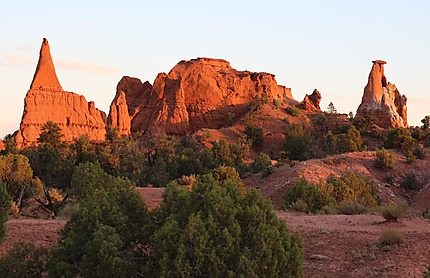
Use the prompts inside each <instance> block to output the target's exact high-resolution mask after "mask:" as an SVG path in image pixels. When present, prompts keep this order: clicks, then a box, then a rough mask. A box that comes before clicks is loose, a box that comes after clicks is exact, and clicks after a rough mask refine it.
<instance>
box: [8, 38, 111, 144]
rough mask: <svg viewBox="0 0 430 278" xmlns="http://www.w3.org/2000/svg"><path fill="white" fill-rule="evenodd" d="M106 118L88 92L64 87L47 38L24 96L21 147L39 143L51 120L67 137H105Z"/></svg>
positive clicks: (19, 140) (65, 137)
mask: <svg viewBox="0 0 430 278" xmlns="http://www.w3.org/2000/svg"><path fill="white" fill-rule="evenodd" d="M105 118H106V116H105V115H104V113H103V112H102V111H100V110H98V109H97V108H96V107H95V104H94V102H87V100H86V99H85V97H84V96H81V95H78V94H75V93H71V92H66V91H64V90H63V89H62V88H61V85H60V82H59V81H58V78H57V74H56V73H55V67H54V62H53V60H52V57H51V53H50V48H49V43H48V40H47V39H43V42H42V47H41V49H40V55H39V62H38V64H37V68H36V72H35V74H34V77H33V81H32V82H31V86H30V90H28V92H27V95H26V96H25V99H24V113H23V116H22V119H21V124H20V128H19V130H18V132H17V135H16V143H17V145H18V147H19V148H23V147H25V146H29V145H31V144H37V138H39V135H40V133H41V127H42V126H43V125H44V124H45V123H46V122H48V121H52V122H54V123H56V124H58V125H59V126H60V128H61V130H62V133H63V134H64V138H63V139H64V140H66V141H69V142H70V141H72V140H73V139H74V138H77V137H79V136H81V135H87V136H88V137H89V139H90V140H93V141H103V140H104V139H105V134H106V123H105Z"/></svg>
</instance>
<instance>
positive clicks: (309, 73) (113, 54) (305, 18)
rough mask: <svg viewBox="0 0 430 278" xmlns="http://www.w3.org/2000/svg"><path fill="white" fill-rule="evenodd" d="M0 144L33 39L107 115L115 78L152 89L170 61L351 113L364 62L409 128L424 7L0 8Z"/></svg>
mask: <svg viewBox="0 0 430 278" xmlns="http://www.w3.org/2000/svg"><path fill="white" fill-rule="evenodd" d="M3 2H4V3H2V5H1V11H2V13H1V14H2V15H1V17H0V26H2V28H1V29H0V38H1V41H0V42H1V43H0V94H1V101H0V138H1V137H3V136H4V135H6V134H8V133H13V132H14V131H15V130H17V129H18V128H19V123H20V120H21V117H22V112H23V109H24V97H25V95H26V93H27V91H28V89H29V87H30V84H31V81H32V78H33V75H34V71H35V69H36V65H37V60H38V56H39V49H40V46H41V43H42V38H47V39H48V40H49V43H50V47H51V54H52V57H53V60H54V64H55V67H56V72H57V76H58V78H59V80H60V83H61V85H62V87H63V89H64V90H66V91H71V92H75V93H78V94H80V95H84V96H85V97H86V99H87V100H88V101H90V100H91V101H95V103H96V107H98V108H99V109H101V110H103V111H105V112H109V105H110V103H111V101H112V99H113V98H114V96H115V91H116V85H117V83H118V81H119V80H120V79H121V77H122V76H125V75H127V76H132V77H137V78H139V79H141V80H142V81H146V80H148V81H149V82H151V83H152V82H153V81H154V79H155V77H156V75H157V74H158V73H159V72H169V71H170V69H171V68H172V67H173V66H174V65H175V64H176V63H178V62H179V61H181V60H189V59H193V58H197V57H210V58H222V59H225V60H227V61H229V62H230V63H231V65H232V67H233V68H236V69H238V70H250V71H263V72H270V73H273V74H275V75H276V80H277V81H278V83H279V84H282V85H285V86H286V87H289V88H292V94H293V97H294V98H295V99H297V100H302V99H303V97H304V95H305V94H310V93H312V91H313V90H314V89H315V88H317V89H318V90H319V91H320V92H321V94H322V101H321V105H320V106H321V108H322V109H323V110H325V109H326V108H327V106H328V103H329V102H333V103H334V105H335V107H336V108H337V110H338V112H340V113H349V112H350V111H352V112H353V113H354V114H355V112H356V110H357V108H358V106H359V104H360V102H361V97H362V94H363V89H364V87H365V85H366V83H367V77H368V75H369V72H370V69H371V66H372V60H377V59H381V60H385V61H387V65H385V75H386V76H387V78H388V81H390V82H391V83H394V84H396V86H397V88H398V90H399V91H400V93H401V94H405V95H406V96H407V98H408V102H407V106H408V121H409V124H410V125H421V122H420V121H421V119H422V118H424V116H426V115H429V114H430V111H429V106H430V94H429V93H430V68H429V65H430V53H429V52H430V32H429V29H430V16H429V15H428V11H430V1H424V0H423V1H418V0H416V1H414V0H410V1H396V0H392V1H385V0H372V1H369V0H359V1H355V0H351V1H344V0H343V1H341V0H337V1H336V0H324V1H310V0H309V1H306V0H303V1H296V0H294V1H289V0H287V1H270V0H268V1H253V0H248V1H241V0H237V1H235V0H229V1H224V0H217V1H204V0H200V1H187V0H183V1H127V0H122V1H109V0H105V1H88V0H86V1H81V0H74V1H58V0H57V1H50V0H39V1H33V0H21V1H3Z"/></svg>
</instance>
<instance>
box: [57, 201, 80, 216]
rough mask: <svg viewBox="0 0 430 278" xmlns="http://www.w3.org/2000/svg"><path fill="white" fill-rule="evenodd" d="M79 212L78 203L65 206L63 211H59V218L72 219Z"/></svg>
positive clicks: (62, 208)
mask: <svg viewBox="0 0 430 278" xmlns="http://www.w3.org/2000/svg"><path fill="white" fill-rule="evenodd" d="M78 210H79V203H77V202H70V203H67V204H65V205H64V206H63V207H61V209H60V210H59V211H58V217H59V218H63V219H70V217H72V214H73V213H75V212H77V211H78Z"/></svg>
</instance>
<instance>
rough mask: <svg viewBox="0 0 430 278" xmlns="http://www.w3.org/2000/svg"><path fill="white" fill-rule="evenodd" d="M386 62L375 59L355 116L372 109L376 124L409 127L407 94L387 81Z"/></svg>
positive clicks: (357, 117) (390, 126)
mask: <svg viewBox="0 0 430 278" xmlns="http://www.w3.org/2000/svg"><path fill="white" fill-rule="evenodd" d="M385 64H386V62H385V61H381V60H376V61H373V66H372V69H371V71H370V74H369V79H368V82H367V85H366V87H365V88H364V94H363V98H362V101H361V104H360V106H359V107H358V109H357V114H356V117H355V118H356V119H360V118H362V117H363V116H364V115H366V113H368V112H369V111H370V110H372V111H373V114H374V115H375V118H376V124H377V125H378V126H380V127H382V128H396V127H407V126H408V121H407V113H406V112H407V111H406V110H407V109H406V101H407V98H406V96H405V95H400V92H399V91H398V90H397V88H396V85H394V84H391V83H390V82H388V81H387V78H386V77H385V74H384V65H385Z"/></svg>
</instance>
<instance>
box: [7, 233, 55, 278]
mask: <svg viewBox="0 0 430 278" xmlns="http://www.w3.org/2000/svg"><path fill="white" fill-rule="evenodd" d="M47 259H48V250H47V249H46V248H44V247H42V246H39V247H37V246H35V245H34V244H33V243H27V242H23V241H18V242H16V243H15V244H14V246H13V247H12V249H10V250H9V252H8V253H7V254H6V255H4V256H3V257H1V258H0V273H1V275H2V277H8V278H14V277H16V278H21V277H34V278H36V277H45V276H46V270H47V266H46V263H47Z"/></svg>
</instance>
